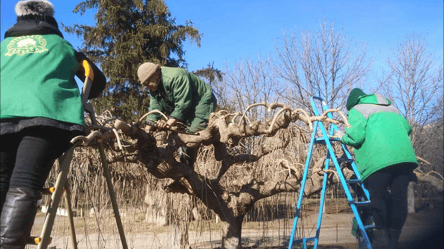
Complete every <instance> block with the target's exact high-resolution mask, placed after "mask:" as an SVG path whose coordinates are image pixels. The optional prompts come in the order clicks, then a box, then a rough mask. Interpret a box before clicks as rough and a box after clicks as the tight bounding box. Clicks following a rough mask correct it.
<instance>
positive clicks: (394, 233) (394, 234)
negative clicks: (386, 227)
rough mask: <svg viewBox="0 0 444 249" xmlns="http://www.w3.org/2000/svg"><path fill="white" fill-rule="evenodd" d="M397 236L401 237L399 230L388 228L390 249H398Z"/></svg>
mask: <svg viewBox="0 0 444 249" xmlns="http://www.w3.org/2000/svg"><path fill="white" fill-rule="evenodd" d="M399 236H401V230H399V229H393V228H390V249H396V248H398V241H399Z"/></svg>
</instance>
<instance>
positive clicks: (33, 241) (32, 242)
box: [26, 236, 52, 245]
mask: <svg viewBox="0 0 444 249" xmlns="http://www.w3.org/2000/svg"><path fill="white" fill-rule="evenodd" d="M51 241H52V237H49V243H48V244H51ZM40 242H42V238H41V237H38V236H31V237H29V239H28V242H27V243H26V244H27V245H38V244H39V243H40Z"/></svg>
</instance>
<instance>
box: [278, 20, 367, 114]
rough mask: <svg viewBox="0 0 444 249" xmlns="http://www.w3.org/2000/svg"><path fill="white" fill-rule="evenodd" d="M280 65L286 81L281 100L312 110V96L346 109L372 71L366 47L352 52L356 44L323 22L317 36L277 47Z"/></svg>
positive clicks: (309, 35) (305, 35) (295, 37)
mask: <svg viewBox="0 0 444 249" xmlns="http://www.w3.org/2000/svg"><path fill="white" fill-rule="evenodd" d="M276 50H277V55H278V59H279V60H280V64H279V65H278V67H277V68H276V72H277V74H278V75H279V76H280V77H281V78H282V79H283V80H284V83H285V86H286V87H284V88H283V89H284V91H282V92H281V96H282V97H284V98H285V99H287V100H288V101H290V102H291V103H293V104H294V105H295V106H303V107H305V108H306V109H308V110H310V109H311V107H310V96H313V95H316V96H320V97H322V98H323V99H325V100H326V102H327V104H328V105H329V106H332V107H338V106H345V105H344V103H345V100H346V97H347V95H348V92H349V91H350V90H351V89H352V88H353V87H355V86H356V85H357V84H360V83H361V80H362V79H363V78H364V76H365V75H366V74H367V72H368V71H369V63H368V62H367V60H366V47H365V46H363V47H361V48H358V49H356V50H354V49H353V41H352V40H351V39H349V38H348V37H347V35H345V34H344V33H343V30H342V29H339V30H337V29H335V25H334V24H333V23H331V24H327V22H326V21H325V20H324V22H323V23H321V25H320V30H319V31H318V32H317V33H316V34H312V33H311V32H309V31H305V32H301V34H300V35H298V34H296V33H293V34H291V35H290V36H289V37H287V35H286V34H285V33H284V37H283V40H282V44H278V45H276Z"/></svg>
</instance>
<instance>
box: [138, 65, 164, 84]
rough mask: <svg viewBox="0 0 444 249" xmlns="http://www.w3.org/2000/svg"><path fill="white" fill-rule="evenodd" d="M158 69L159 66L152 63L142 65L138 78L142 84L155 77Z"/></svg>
mask: <svg viewBox="0 0 444 249" xmlns="http://www.w3.org/2000/svg"><path fill="white" fill-rule="evenodd" d="M157 69H159V66H158V65H156V64H154V63H151V62H145V63H143V64H142V65H140V66H139V69H137V76H138V77H139V80H140V83H143V82H145V81H146V80H147V79H149V78H150V77H151V76H153V74H154V73H155V72H156V71H157Z"/></svg>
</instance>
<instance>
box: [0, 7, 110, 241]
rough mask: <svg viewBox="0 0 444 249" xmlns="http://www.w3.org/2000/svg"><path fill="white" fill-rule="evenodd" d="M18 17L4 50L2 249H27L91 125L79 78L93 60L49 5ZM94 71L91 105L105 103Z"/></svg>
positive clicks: (0, 168) (0, 160)
mask: <svg viewBox="0 0 444 249" xmlns="http://www.w3.org/2000/svg"><path fill="white" fill-rule="evenodd" d="M15 11H16V14H17V23H15V24H14V26H12V27H11V28H10V29H8V30H7V31H6V33H5V39H4V40H3V42H2V43H1V77H0V78H1V91H0V102H1V103H0V201H1V203H0V212H1V219H0V248H2V249H9V248H14V249H15V248H24V247H25V245H26V243H27V242H28V241H29V236H30V232H31V229H32V225H33V222H34V219H35V215H36V211H37V207H38V205H39V204H38V203H39V200H41V191H42V189H43V186H44V183H45V181H46V178H47V177H48V175H49V172H50V170H51V168H52V166H53V164H54V161H55V159H57V158H58V157H60V156H61V155H62V154H63V152H65V151H66V150H67V149H68V148H69V147H70V146H71V144H70V141H71V139H72V138H73V137H74V136H77V135H80V134H82V133H83V132H84V123H85V122H84V116H83V106H82V99H81V96H80V91H79V88H78V85H77V83H76V81H75V79H74V76H75V75H78V76H79V77H80V78H84V77H85V76H84V75H83V77H82V76H80V75H79V74H78V72H80V71H81V69H80V68H81V67H80V65H81V64H80V63H79V61H81V60H84V59H86V57H85V56H84V55H83V54H82V53H78V52H76V51H75V50H74V48H73V47H72V46H71V44H70V43H69V42H68V41H66V40H65V39H63V35H62V33H61V32H60V30H59V28H58V24H57V21H56V20H55V18H54V7H53V5H52V3H50V2H49V1H44V0H27V1H19V2H18V3H17V4H16V6H15ZM86 60H87V59H86ZM90 64H91V62H90ZM92 69H93V72H94V76H95V77H94V81H93V82H92V83H93V84H92V86H91V92H90V94H89V96H88V98H95V97H97V96H99V94H100V92H101V91H102V90H103V89H104V87H105V83H106V78H105V76H104V75H103V73H102V72H100V70H99V69H98V68H97V67H96V66H94V65H92ZM79 70H80V71H79Z"/></svg>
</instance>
